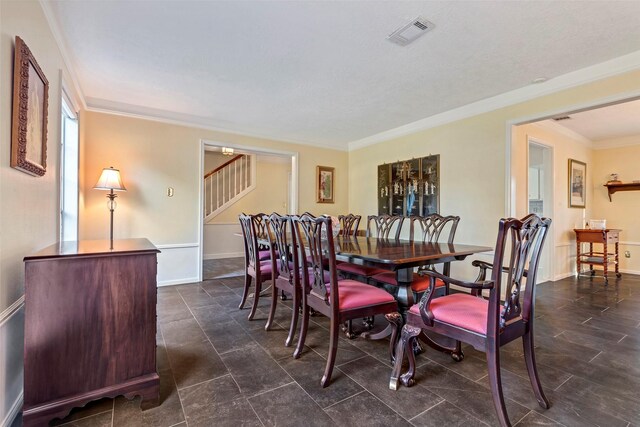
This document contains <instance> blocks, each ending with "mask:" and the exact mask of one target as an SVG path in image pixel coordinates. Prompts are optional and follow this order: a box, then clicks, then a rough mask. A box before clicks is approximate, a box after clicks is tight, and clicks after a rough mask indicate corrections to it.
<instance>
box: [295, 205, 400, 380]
mask: <svg viewBox="0 0 640 427" xmlns="http://www.w3.org/2000/svg"><path fill="white" fill-rule="evenodd" d="M292 221H293V224H294V226H293V230H294V236H295V238H294V241H295V242H305V244H298V249H299V251H300V256H299V259H301V260H302V271H303V272H305V271H309V273H310V274H302V287H301V289H302V299H301V301H302V322H301V326H300V335H299V337H298V345H297V347H296V349H295V351H294V354H293V356H294V358H296V359H297V358H299V357H300V355H301V353H302V350H303V348H304V343H305V339H306V336H307V330H308V328H309V311H310V309H314V310H315V311H316V312H317V313H321V314H323V315H325V316H327V317H329V319H330V327H329V354H328V356H327V364H326V367H325V370H324V375H323V377H322V380H321V381H320V385H321V386H322V387H326V386H328V385H329V383H330V381H331V374H332V372H333V367H334V364H335V360H336V353H337V350H338V339H339V338H338V334H339V332H340V327H341V325H342V324H343V323H344V322H346V321H349V320H351V319H355V318H362V317H367V316H374V315H376V314H391V313H397V311H398V305H397V303H396V301H395V299H394V298H393V296H391V295H390V294H389V293H388V292H385V291H384V290H382V289H378V288H376V287H374V286H369V285H367V284H364V283H361V282H357V281H355V280H349V279H343V280H338V271H337V269H336V254H335V244H334V240H333V233H332V227H331V218H327V217H319V218H313V217H310V216H308V215H302V216H293V217H292ZM323 229H324V230H325V233H323ZM307 252H308V254H309V256H308V257H307V256H305V255H306V253H307ZM325 259H326V260H327V263H328V265H329V277H328V279H329V280H328V281H327V280H326V279H327V277H326V275H325V273H324V270H323V265H325Z"/></svg>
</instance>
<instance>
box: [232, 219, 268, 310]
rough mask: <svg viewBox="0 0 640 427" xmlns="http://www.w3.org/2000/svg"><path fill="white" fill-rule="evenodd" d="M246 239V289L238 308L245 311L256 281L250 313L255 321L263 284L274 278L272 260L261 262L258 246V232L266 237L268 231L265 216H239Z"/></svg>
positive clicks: (243, 235) (243, 291)
mask: <svg viewBox="0 0 640 427" xmlns="http://www.w3.org/2000/svg"><path fill="white" fill-rule="evenodd" d="M238 219H239V221H240V226H241V228H242V237H243V238H244V288H243V290H242V298H241V300H240V306H239V307H238V308H240V309H243V308H244V304H245V303H246V301H247V297H248V296H249V289H250V287H251V282H252V281H253V280H255V282H256V286H255V291H254V298H253V306H252V307H251V312H250V313H249V320H253V316H255V314H256V309H257V308H258V300H259V299H260V292H261V291H262V283H263V282H265V281H267V280H271V278H272V263H271V260H270V259H266V260H260V246H259V245H258V230H264V231H263V232H264V233H265V234H264V235H265V236H266V233H267V229H266V223H265V222H264V214H258V215H247V214H244V213H243V214H240V215H239V216H238Z"/></svg>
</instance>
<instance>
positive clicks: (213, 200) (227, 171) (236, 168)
mask: <svg viewBox="0 0 640 427" xmlns="http://www.w3.org/2000/svg"><path fill="white" fill-rule="evenodd" d="M255 163H256V162H255V157H254V156H252V155H248V154H238V155H236V156H234V157H232V158H231V159H230V160H229V161H227V162H225V163H223V164H221V165H220V166H218V167H217V168H215V169H214V170H212V171H210V172H207V173H206V174H205V175H204V222H205V223H207V222H209V221H210V220H211V219H213V218H214V217H215V216H216V215H219V214H220V213H221V212H223V211H224V210H226V209H228V208H229V206H231V205H233V204H234V203H235V202H237V201H238V200H240V199H241V198H243V197H244V196H245V194H247V193H249V192H250V191H251V190H253V189H254V188H255V187H256V183H255V177H256V165H255Z"/></svg>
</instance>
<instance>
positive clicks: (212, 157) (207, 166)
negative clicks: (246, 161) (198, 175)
mask: <svg viewBox="0 0 640 427" xmlns="http://www.w3.org/2000/svg"><path fill="white" fill-rule="evenodd" d="M227 160H229V156H225V155H224V154H222V153H220V152H219V151H205V152H204V173H205V174H206V173H207V172H211V171H212V170H214V169H215V168H217V167H218V166H220V165H221V164H223V163H224V162H226V161H227Z"/></svg>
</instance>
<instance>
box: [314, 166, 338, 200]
mask: <svg viewBox="0 0 640 427" xmlns="http://www.w3.org/2000/svg"><path fill="white" fill-rule="evenodd" d="M334 171H335V169H334V168H330V167H327V166H317V167H316V194H317V195H318V197H317V198H316V202H318V203H333V190H334V185H335V182H334Z"/></svg>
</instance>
